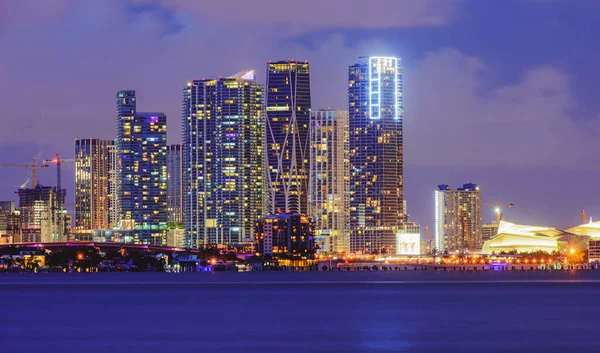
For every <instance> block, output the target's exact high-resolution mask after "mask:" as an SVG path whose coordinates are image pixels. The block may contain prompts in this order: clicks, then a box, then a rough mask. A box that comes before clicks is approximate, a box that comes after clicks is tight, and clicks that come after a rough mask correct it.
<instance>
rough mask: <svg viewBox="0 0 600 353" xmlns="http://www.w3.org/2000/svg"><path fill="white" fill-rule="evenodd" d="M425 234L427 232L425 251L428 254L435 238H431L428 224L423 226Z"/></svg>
mask: <svg viewBox="0 0 600 353" xmlns="http://www.w3.org/2000/svg"><path fill="white" fill-rule="evenodd" d="M425 234H427V238H428V239H427V240H425V241H426V242H427V253H428V254H430V253H431V250H433V244H434V243H435V240H434V239H433V236H432V235H431V232H430V231H429V226H425Z"/></svg>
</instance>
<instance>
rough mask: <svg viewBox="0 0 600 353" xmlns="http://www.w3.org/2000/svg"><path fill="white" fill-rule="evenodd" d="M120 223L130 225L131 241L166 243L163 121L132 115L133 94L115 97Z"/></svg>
mask: <svg viewBox="0 0 600 353" xmlns="http://www.w3.org/2000/svg"><path fill="white" fill-rule="evenodd" d="M117 149H118V155H119V163H120V168H119V175H120V183H121V185H120V203H121V220H124V221H133V222H134V241H135V242H138V243H142V244H163V243H166V231H165V230H166V224H167V117H166V115H165V114H164V113H138V112H136V101H135V91H119V92H118V93H117Z"/></svg>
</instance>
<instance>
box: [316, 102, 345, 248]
mask: <svg viewBox="0 0 600 353" xmlns="http://www.w3.org/2000/svg"><path fill="white" fill-rule="evenodd" d="M309 165H310V176H309V201H308V215H309V217H310V218H311V219H312V220H313V222H314V226H315V241H316V243H317V245H318V248H319V252H323V253H338V252H346V253H347V252H350V233H349V231H350V213H349V212H350V198H349V186H350V163H349V159H348V112H346V111H341V110H320V111H315V112H311V115H310V163H309Z"/></svg>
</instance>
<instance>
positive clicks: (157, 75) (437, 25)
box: [0, 0, 600, 228]
mask: <svg viewBox="0 0 600 353" xmlns="http://www.w3.org/2000/svg"><path fill="white" fill-rule="evenodd" d="M598 11H600V2H599V1H596V0H577V1H572V0H562V1H560V0H487V1H479V0H370V1H368V2H366V1H360V2H359V1H353V0H303V1H300V2H298V1H287V0H252V1H250V2H249V1H247V0H220V1H213V0H89V1H79V0H3V1H0V119H1V121H2V125H1V127H0V163H28V162H30V161H31V158H32V157H36V156H37V157H38V158H40V159H43V158H51V157H52V156H53V155H54V154H55V153H60V154H61V156H62V157H63V158H72V157H73V154H74V139H75V138H90V137H94V138H102V139H113V138H114V137H115V126H116V117H115V93H116V92H117V91H118V90H120V89H135V90H136V91H137V97H138V110H140V111H164V112H165V113H166V114H167V117H168V140H169V143H179V142H180V140H181V134H180V131H181V90H182V87H183V86H184V85H185V83H186V82H188V81H190V80H193V79H201V78H209V77H218V76H229V75H232V74H234V73H236V72H238V71H240V70H242V69H256V71H257V77H258V82H259V83H264V81H265V67H266V63H267V61H268V60H287V59H296V60H309V62H310V64H311V89H312V108H313V109H319V108H327V107H331V108H341V109H347V84H348V83H347V80H348V77H347V70H348V66H349V65H351V64H353V63H354V62H355V61H356V60H357V59H358V57H359V56H369V55H393V56H398V57H401V58H402V66H403V67H404V77H403V78H404V82H403V84H404V97H405V101H404V105H405V116H404V141H405V146H404V148H405V197H406V199H407V202H408V213H409V215H410V217H411V220H414V221H418V222H420V223H421V225H422V226H426V225H428V226H430V227H432V225H433V191H434V190H435V188H436V186H437V185H438V184H449V185H451V186H453V187H458V186H460V185H462V184H463V183H466V182H473V183H477V184H479V185H480V187H481V190H482V198H483V201H484V202H485V203H495V202H496V200H497V198H498V197H500V198H501V200H502V202H503V203H509V202H512V203H514V204H515V206H514V207H513V208H510V209H505V210H504V218H505V219H506V220H507V221H513V222H520V223H526V224H536V225H546V226H554V227H558V228H567V227H569V226H572V225H575V224H579V223H581V220H580V219H581V217H580V212H581V210H586V212H587V213H588V215H590V216H592V217H597V218H598V220H600V204H599V202H598V193H599V192H598V191H596V189H595V187H594V185H595V184H596V183H597V181H598V180H600V153H598V152H599V151H600V138H598V136H599V132H600V100H598V99H596V95H597V94H598V89H597V82H599V81H600V66H599V65H598V63H599V62H600V42H599V41H598V38H597V34H598V33H600V22H599V21H597V18H596V17H597V13H598ZM27 179H28V172H27V171H26V169H25V168H9V167H0V199H3V200H16V195H15V194H14V191H15V190H16V189H17V188H18V187H19V186H20V185H21V184H23V183H24V182H25V181H26V180H27ZM38 179H39V181H40V182H41V183H42V184H44V185H54V184H55V181H56V172H55V170H54V169H53V168H48V169H43V170H40V171H39V172H38ZM73 180H74V171H73V166H72V164H66V165H65V166H64V168H63V184H64V186H66V187H67V189H68V191H67V192H68V201H67V202H68V203H72V202H73ZM483 213H484V220H488V221H489V220H492V219H493V218H494V213H493V207H487V206H485V207H484V212H483Z"/></svg>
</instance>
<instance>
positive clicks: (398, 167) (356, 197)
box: [348, 57, 405, 254]
mask: <svg viewBox="0 0 600 353" xmlns="http://www.w3.org/2000/svg"><path fill="white" fill-rule="evenodd" d="M348 83H349V85H348V101H349V107H348V112H349V131H350V228H351V233H350V250H351V251H352V252H362V253H388V254H394V253H396V249H395V248H396V242H395V239H396V232H397V231H398V229H400V225H401V223H402V222H403V221H404V220H405V216H404V209H403V196H404V195H403V179H404V173H403V143H402V119H403V114H404V104H403V97H402V67H401V66H400V59H399V58H395V57H365V58H361V60H359V62H358V63H356V64H354V65H352V66H350V68H349V72H348Z"/></svg>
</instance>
